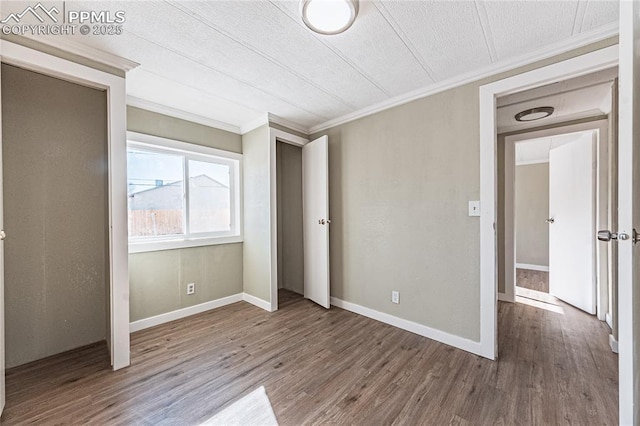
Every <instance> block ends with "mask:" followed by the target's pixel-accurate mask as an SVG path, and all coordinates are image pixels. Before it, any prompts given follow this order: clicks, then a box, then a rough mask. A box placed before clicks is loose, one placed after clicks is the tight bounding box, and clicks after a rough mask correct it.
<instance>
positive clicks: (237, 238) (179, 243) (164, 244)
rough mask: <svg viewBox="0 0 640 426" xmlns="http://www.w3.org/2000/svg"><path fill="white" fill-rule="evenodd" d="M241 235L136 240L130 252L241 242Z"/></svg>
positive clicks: (131, 245) (130, 245) (130, 247)
mask: <svg viewBox="0 0 640 426" xmlns="http://www.w3.org/2000/svg"><path fill="white" fill-rule="evenodd" d="M241 242H242V236H241V235H232V236H228V237H207V238H190V239H181V240H163V241H136V242H133V243H132V242H129V254H134V253H147V252H151V251H162V250H176V249H182V248H191V247H203V246H215V245H218V244H232V243H241Z"/></svg>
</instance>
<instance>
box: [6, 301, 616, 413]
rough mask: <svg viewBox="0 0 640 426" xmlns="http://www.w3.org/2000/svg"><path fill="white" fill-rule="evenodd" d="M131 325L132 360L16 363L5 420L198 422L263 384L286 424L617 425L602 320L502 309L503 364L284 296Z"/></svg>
mask: <svg viewBox="0 0 640 426" xmlns="http://www.w3.org/2000/svg"><path fill="white" fill-rule="evenodd" d="M280 306H281V309H280V310H279V311H277V312H275V313H271V314H270V313H267V312H265V311H263V310H261V309H259V308H256V307H255V306H252V305H249V304H247V303H244V302H240V303H236V304H233V305H229V306H226V307H223V308H220V309H217V310H213V311H210V312H206V313H203V314H199V315H197V316H193V317H190V318H188V319H183V320H178V321H174V322H172V323H168V324H164V325H161V326H158V327H155V328H152V329H148V330H143V331H140V332H137V333H134V334H133V335H132V347H131V349H132V353H131V359H132V366H131V367H129V368H127V369H124V370H120V371H117V372H111V371H110V370H109V367H108V358H107V353H106V347H105V346H104V345H93V346H90V347H85V348H81V349H79V350H75V351H72V352H67V353H65V354H62V355H58V356H54V357H51V358H48V359H45V360H41V361H37V362H34V363H31V364H28V365H25V366H21V367H17V368H14V369H12V370H9V371H8V372H7V405H6V408H5V411H4V414H3V416H2V418H1V422H2V424H7V425H9V424H27V423H37V424H46V425H49V424H86V423H90V424H99V425H103V424H109V425H112V424H113V425H120V424H122V425H173V424H176V425H190V424H198V423H199V422H201V421H204V420H206V419H208V418H209V417H211V416H212V415H214V414H215V413H216V412H218V411H219V410H220V409H222V408H224V407H226V406H228V405H230V404H231V403H233V402H234V401H236V400H237V399H239V398H240V397H242V396H244V395H246V394H248V393H249V392H251V391H252V390H254V389H255V388H257V387H258V386H261V385H262V386H264V387H265V388H266V391H267V394H268V396H269V398H270V400H271V404H272V405H273V409H274V412H275V414H276V417H277V418H278V421H279V423H280V424H281V425H301V424H326V423H333V424H359V425H386V424H407V425H417V424H435V425H447V424H456V425H463V424H509V425H518V424H522V425H529V424H560V423H564V424H585V425H586V424H616V423H617V400H618V384H617V377H618V371H617V357H616V355H614V354H613V353H611V350H610V349H609V346H608V340H607V338H608V331H607V328H606V326H605V325H603V324H602V323H600V322H599V321H598V320H596V319H594V318H592V317H590V316H589V315H586V314H583V313H582V312H580V311H578V310H576V309H574V308H571V307H570V306H567V307H566V308H565V313H564V314H558V313H554V312H550V311H546V310H544V309H539V308H535V307H531V306H527V305H523V304H507V303H501V304H500V307H499V353H500V360H499V362H493V361H489V360H486V359H483V358H480V357H477V356H474V355H471V354H469V353H466V352H464V351H461V350H458V349H454V348H452V347H449V346H446V345H443V344H440V343H437V342H434V341H432V340H429V339H426V338H423V337H420V336H417V335H415V334H412V333H409V332H406V331H403V330H399V329H397V328H394V327H391V326H389V325H386V324H382V323H379V322H376V321H374V320H371V319H368V318H365V317H362V316H359V315H356V314H353V313H350V312H347V311H345V310H342V309H339V308H335V307H332V308H331V309H330V310H325V309H323V308H321V307H319V306H316V305H314V304H313V303H311V302H309V301H307V300H304V299H303V298H301V297H300V296H298V295H295V294H293V293H288V292H281V303H280Z"/></svg>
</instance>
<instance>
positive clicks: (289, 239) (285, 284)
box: [276, 141, 304, 308]
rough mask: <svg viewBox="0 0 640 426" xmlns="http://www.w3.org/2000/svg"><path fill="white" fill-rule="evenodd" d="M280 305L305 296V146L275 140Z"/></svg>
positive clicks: (282, 305) (283, 305)
mask: <svg viewBox="0 0 640 426" xmlns="http://www.w3.org/2000/svg"><path fill="white" fill-rule="evenodd" d="M276 198H277V222H278V227H277V229H278V235H277V240H278V248H277V252H278V274H277V277H278V306H279V307H281V308H283V307H286V306H287V304H288V303H289V302H291V301H292V300H295V299H296V298H298V299H299V298H300V297H302V296H304V239H303V223H302V147H300V146H296V145H292V144H288V143H285V142H282V141H276Z"/></svg>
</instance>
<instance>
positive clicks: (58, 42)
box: [25, 36, 140, 72]
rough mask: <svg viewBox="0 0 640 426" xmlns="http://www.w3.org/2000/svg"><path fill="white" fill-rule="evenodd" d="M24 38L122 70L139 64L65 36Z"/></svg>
mask: <svg viewBox="0 0 640 426" xmlns="http://www.w3.org/2000/svg"><path fill="white" fill-rule="evenodd" d="M25 38H28V39H29V40H33V41H36V42H38V43H42V44H46V45H47V46H50V47H54V48H56V49H60V50H64V51H65V52H68V53H72V54H74V55H78V56H82V57H83V58H87V59H90V60H92V61H95V62H99V63H101V64H104V65H108V66H110V67H113V68H116V69H119V70H122V71H124V72H128V71H131V70H132V69H134V68H137V67H138V66H139V65H140V64H139V63H137V62H134V61H131V60H129V59H126V58H123V57H121V56H118V55H114V54H113V53H109V52H105V51H104V50H100V49H96V48H95V47H91V46H88V45H86V44H83V43H78V42H77V41H73V40H70V39H68V38H66V37H46V36H45V37H42V36H40V37H30V36H25Z"/></svg>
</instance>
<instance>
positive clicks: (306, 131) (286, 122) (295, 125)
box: [267, 112, 309, 135]
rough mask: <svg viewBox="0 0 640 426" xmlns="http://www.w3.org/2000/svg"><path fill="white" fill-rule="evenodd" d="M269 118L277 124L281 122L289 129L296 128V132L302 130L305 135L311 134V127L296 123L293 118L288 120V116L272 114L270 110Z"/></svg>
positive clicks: (270, 121)
mask: <svg viewBox="0 0 640 426" xmlns="http://www.w3.org/2000/svg"><path fill="white" fill-rule="evenodd" d="M267 118H268V120H269V123H275V124H279V125H281V126H284V127H286V128H288V129H291V130H295V131H296V132H300V133H302V134H304V135H308V134H309V128H308V127H305V126H303V125H301V124H298V123H295V122H293V121H291V120H287V119H286V118H282V117H279V116H277V115H275V114H271V113H270V112H269V113H267Z"/></svg>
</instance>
